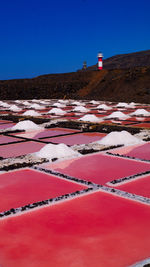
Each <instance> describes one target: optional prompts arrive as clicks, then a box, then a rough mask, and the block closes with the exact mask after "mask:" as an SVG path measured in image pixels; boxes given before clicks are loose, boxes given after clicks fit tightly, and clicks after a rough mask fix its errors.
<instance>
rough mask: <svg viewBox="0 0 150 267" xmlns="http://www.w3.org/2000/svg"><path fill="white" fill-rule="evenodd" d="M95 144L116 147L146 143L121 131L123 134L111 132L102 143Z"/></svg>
mask: <svg viewBox="0 0 150 267" xmlns="http://www.w3.org/2000/svg"><path fill="white" fill-rule="evenodd" d="M94 143H98V144H101V145H105V146H116V145H134V144H140V143H144V141H142V140H140V139H139V138H137V137H135V136H133V135H132V134H130V133H128V132H127V131H121V132H111V133H109V134H108V135H107V136H105V137H103V138H102V139H101V140H100V141H96V142H94Z"/></svg>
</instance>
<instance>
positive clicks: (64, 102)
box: [58, 99, 68, 104]
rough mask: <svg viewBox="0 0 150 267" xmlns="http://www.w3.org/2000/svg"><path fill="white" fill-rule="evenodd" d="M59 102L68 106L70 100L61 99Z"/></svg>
mask: <svg viewBox="0 0 150 267" xmlns="http://www.w3.org/2000/svg"><path fill="white" fill-rule="evenodd" d="M58 102H60V103H62V104H66V103H68V100H67V99H66V100H63V99H59V100H58Z"/></svg>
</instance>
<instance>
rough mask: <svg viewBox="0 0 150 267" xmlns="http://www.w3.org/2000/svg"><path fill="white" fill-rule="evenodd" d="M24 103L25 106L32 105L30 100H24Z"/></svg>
mask: <svg viewBox="0 0 150 267" xmlns="http://www.w3.org/2000/svg"><path fill="white" fill-rule="evenodd" d="M22 104H23V105H25V106H29V105H30V103H29V102H28V101H24V102H23V103H22Z"/></svg>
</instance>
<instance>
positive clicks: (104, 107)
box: [97, 104, 111, 110]
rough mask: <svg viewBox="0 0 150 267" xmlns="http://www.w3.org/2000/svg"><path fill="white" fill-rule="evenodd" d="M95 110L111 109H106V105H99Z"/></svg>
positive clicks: (107, 108)
mask: <svg viewBox="0 0 150 267" xmlns="http://www.w3.org/2000/svg"><path fill="white" fill-rule="evenodd" d="M97 109H104V110H110V109H111V107H108V106H107V105H105V104H101V105H99V106H97Z"/></svg>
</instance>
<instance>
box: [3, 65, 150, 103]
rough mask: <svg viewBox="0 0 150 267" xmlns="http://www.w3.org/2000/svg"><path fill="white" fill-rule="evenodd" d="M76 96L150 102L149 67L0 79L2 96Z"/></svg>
mask: <svg viewBox="0 0 150 267" xmlns="http://www.w3.org/2000/svg"><path fill="white" fill-rule="evenodd" d="M33 98H38V99H40V98H75V99H96V100H111V101H129V102H130V101H136V102H143V103H144V102H145V103H150V67H142V68H139V67H136V68H130V69H114V70H113V69H112V70H102V71H86V72H74V73H66V74H51V75H43V76H39V77H36V78H34V79H19V80H8V81H0V99H33Z"/></svg>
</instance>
